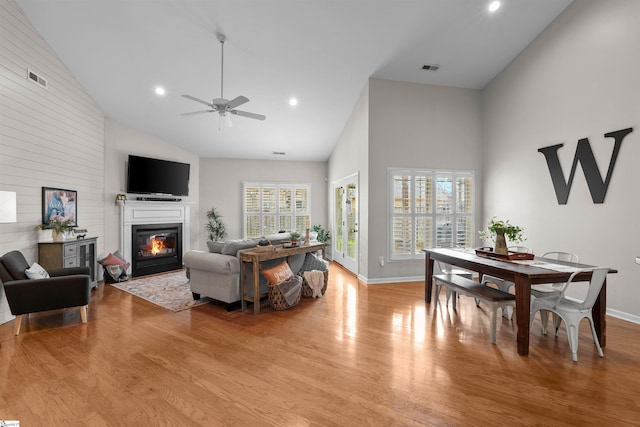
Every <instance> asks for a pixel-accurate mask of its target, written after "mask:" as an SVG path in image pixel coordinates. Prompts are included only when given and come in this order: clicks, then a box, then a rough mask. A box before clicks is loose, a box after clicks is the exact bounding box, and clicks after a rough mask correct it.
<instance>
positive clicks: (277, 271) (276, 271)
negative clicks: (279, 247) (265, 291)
mask: <svg viewBox="0 0 640 427" xmlns="http://www.w3.org/2000/svg"><path fill="white" fill-rule="evenodd" d="M262 275H263V276H264V277H265V278H266V279H267V283H270V284H273V285H278V284H280V283H282V282H284V281H286V280H289V279H291V278H292V277H293V271H291V268H289V264H287V261H282V262H281V263H280V264H278V265H276V266H275V267H271V268H264V269H262Z"/></svg>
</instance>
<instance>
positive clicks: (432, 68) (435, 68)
mask: <svg viewBox="0 0 640 427" xmlns="http://www.w3.org/2000/svg"><path fill="white" fill-rule="evenodd" d="M439 68H440V66H439V65H435V64H433V65H423V66H422V69H423V70H427V71H438V69H439Z"/></svg>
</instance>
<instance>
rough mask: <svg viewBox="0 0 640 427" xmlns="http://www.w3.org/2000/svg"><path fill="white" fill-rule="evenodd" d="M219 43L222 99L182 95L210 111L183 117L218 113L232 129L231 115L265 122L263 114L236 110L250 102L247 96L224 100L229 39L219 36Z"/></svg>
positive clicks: (201, 111) (194, 112) (196, 112)
mask: <svg viewBox="0 0 640 427" xmlns="http://www.w3.org/2000/svg"><path fill="white" fill-rule="evenodd" d="M218 41H219V42H220V45H221V47H222V55H221V61H220V98H214V99H213V100H211V102H208V101H205V100H203V99H200V98H196V97H195V96H191V95H182V96H183V97H184V98H187V99H190V100H192V101H195V102H198V103H200V104H204V105H206V106H207V107H209V109H207V110H200V111H193V112H190V113H182V114H181V115H182V116H193V115H196V114H204V113H218V114H219V116H220V120H221V121H222V122H223V123H224V124H225V126H227V127H231V125H232V123H231V117H230V116H229V114H234V115H236V116H242V117H248V118H250V119H256V120H264V119H266V118H267V117H266V116H264V115H262V114H256V113H250V112H248V111H241V110H236V109H235V108H236V107H239V106H240V105H242V104H246V103H247V102H249V98H247V97H245V96H238V97H236V98H233V99H232V100H228V99H225V98H224V42H226V41H227V37H226V36H225V35H224V34H218Z"/></svg>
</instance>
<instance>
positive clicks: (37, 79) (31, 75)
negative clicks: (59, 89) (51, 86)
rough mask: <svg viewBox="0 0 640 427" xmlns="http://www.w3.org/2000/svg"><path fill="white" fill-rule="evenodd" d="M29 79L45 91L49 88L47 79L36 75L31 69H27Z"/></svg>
mask: <svg viewBox="0 0 640 427" xmlns="http://www.w3.org/2000/svg"><path fill="white" fill-rule="evenodd" d="M27 78H28V79H29V80H31V81H32V82H34V83H37V84H39V85H40V86H42V87H43V88H45V89H46V88H47V79H45V78H44V77H42V76H39V75H38V74H36V73H35V72H33V71H31V70H29V69H27Z"/></svg>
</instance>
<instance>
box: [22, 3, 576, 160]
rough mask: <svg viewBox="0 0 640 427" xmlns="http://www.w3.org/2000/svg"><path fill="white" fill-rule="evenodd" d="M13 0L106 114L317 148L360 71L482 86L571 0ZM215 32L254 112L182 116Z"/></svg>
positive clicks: (295, 149) (182, 142)
mask: <svg viewBox="0 0 640 427" xmlns="http://www.w3.org/2000/svg"><path fill="white" fill-rule="evenodd" d="M17 2H18V4H19V5H20V6H21V7H22V9H23V10H24V12H25V13H26V15H27V17H28V18H29V20H30V21H31V22H32V23H33V25H34V26H35V27H36V29H37V30H38V31H39V32H40V33H41V34H42V36H43V37H44V39H45V40H46V41H47V42H48V43H49V45H50V46H51V47H52V48H53V50H54V51H55V52H56V53H57V54H58V55H59V57H60V58H61V59H62V61H63V62H64V63H65V64H66V65H67V67H68V68H69V69H70V70H71V73H73V74H74V75H75V77H76V78H77V79H78V81H79V82H80V83H81V84H82V86H83V87H84V88H85V89H86V91H87V92H88V93H89V95H90V96H91V97H92V98H93V99H94V101H95V102H96V103H97V104H98V106H99V107H100V108H101V109H102V111H103V112H104V113H105V115H107V116H110V117H113V118H115V119H117V120H119V121H121V122H123V123H126V124H127V125H129V126H131V127H133V128H135V129H138V130H140V131H142V132H145V133H148V134H151V135H155V136H157V137H159V138H161V139H163V140H166V141H168V142H170V143H172V144H174V145H177V146H179V147H182V148H184V149H185V150H188V151H190V152H192V153H195V154H198V155H200V156H204V157H223V158H253V159H286V160H315V161H324V160H327V159H328V157H329V155H330V153H331V150H332V149H333V146H334V145H335V143H336V141H337V139H338V137H339V136H340V133H341V132H342V130H343V128H344V126H345V124H346V122H347V120H348V118H349V115H350V113H351V110H352V108H353V106H354V104H355V102H356V100H357V98H358V96H359V95H360V93H361V91H362V89H363V87H364V85H365V83H366V81H367V79H368V78H369V77H376V78H382V79H390V80H400V81H408V82H416V83H428V84H435V85H445V86H456V87H464V88H475V89H482V88H483V87H484V86H485V85H487V84H488V83H489V82H490V81H491V80H492V79H493V78H494V77H495V76H496V75H497V74H498V73H499V72H500V71H501V70H502V69H503V68H504V67H505V66H506V65H508V64H509V62H511V60H512V59H513V58H514V57H515V56H516V55H517V54H518V53H519V52H520V51H521V50H522V49H523V48H524V47H525V46H527V44H529V43H530V42H531V41H532V40H533V39H534V38H535V37H536V36H537V35H538V34H539V33H540V32H541V31H542V30H543V29H544V28H545V27H546V26H547V25H548V24H549V23H550V22H551V21H552V20H553V19H554V18H555V17H556V16H557V15H558V14H559V13H560V12H561V11H562V10H564V8H565V7H566V6H567V5H568V4H569V3H570V2H571V0H535V1H534V0H502V7H501V8H500V9H499V10H498V11H497V12H496V13H493V14H490V13H489V12H488V10H487V6H488V4H489V2H490V1H489V0H342V1H338V0H335V1H328V0H233V1H232V0H208V1H203V0H198V1H197V0H17ZM217 33H224V34H225V35H226V36H227V38H228V40H227V42H226V44H225V70H224V71H225V72H224V80H225V81H224V95H225V98H227V99H232V98H235V97H236V96H239V95H244V96H246V97H247V98H249V99H250V102H249V103H247V104H244V105H242V106H241V107H238V109H240V110H245V111H250V112H255V113H260V114H265V115H266V116H267V119H266V120H265V121H258V120H252V119H248V118H244V117H238V116H232V119H233V127H231V128H227V127H224V126H223V125H222V124H220V123H219V119H218V115H217V114H203V115H196V116H190V117H183V116H180V113H185V112H190V111H196V110H201V109H203V108H205V109H206V107H205V106H203V105H200V104H197V103H195V102H193V101H190V100H187V99H184V98H183V97H181V96H180V95H181V94H190V95H193V96H195V97H198V98H201V99H206V100H211V99H213V98H218V97H219V96H220V65H221V64H220V44H219V42H218V40H217V38H216V34H217ZM423 64H438V65H440V67H441V68H440V69H439V70H438V71H435V72H434V71H430V72H427V71H422V70H421V67H422V65H423ZM36 71H37V70H36ZM44 77H45V78H46V77H47V76H46V75H44ZM49 84H50V85H55V84H56V82H55V81H54V80H51V79H49ZM156 85H161V86H163V87H165V88H166V90H167V94H166V95H165V96H164V97H159V96H157V95H156V94H155V93H154V87H155V86H156ZM290 97H296V98H297V99H298V100H299V104H298V106H297V107H295V108H293V107H290V106H289V104H288V100H289V98H290ZM200 107H203V108H200ZM219 128H220V129H219ZM274 151H281V152H282V151H283V152H285V153H286V155H285V156H276V155H274V154H273V152H274Z"/></svg>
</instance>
